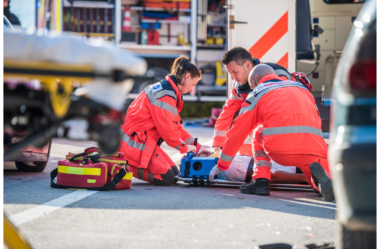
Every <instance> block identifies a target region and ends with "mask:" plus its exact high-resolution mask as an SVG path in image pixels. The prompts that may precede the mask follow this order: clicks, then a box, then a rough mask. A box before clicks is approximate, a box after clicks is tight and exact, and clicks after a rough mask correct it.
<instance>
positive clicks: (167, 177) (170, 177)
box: [154, 169, 177, 186]
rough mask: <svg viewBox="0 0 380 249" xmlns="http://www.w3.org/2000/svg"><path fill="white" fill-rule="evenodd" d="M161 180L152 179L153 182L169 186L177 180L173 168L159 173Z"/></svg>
mask: <svg viewBox="0 0 380 249" xmlns="http://www.w3.org/2000/svg"><path fill="white" fill-rule="evenodd" d="M161 178H162V180H158V179H156V178H155V179H154V183H155V184H156V185H158V186H170V185H172V184H174V183H176V182H177V179H176V178H175V175H174V172H173V170H171V169H169V170H168V171H167V172H166V173H165V174H161Z"/></svg>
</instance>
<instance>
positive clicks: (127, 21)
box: [123, 6, 132, 32]
mask: <svg viewBox="0 0 380 249" xmlns="http://www.w3.org/2000/svg"><path fill="white" fill-rule="evenodd" d="M131 29H132V27H131V12H130V10H129V6H125V12H124V20H123V31H124V32H126V31H131Z"/></svg>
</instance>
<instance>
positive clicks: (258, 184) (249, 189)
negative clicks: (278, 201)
mask: <svg viewBox="0 0 380 249" xmlns="http://www.w3.org/2000/svg"><path fill="white" fill-rule="evenodd" d="M269 184H270V181H269V180H268V179H265V178H259V179H256V180H251V181H250V182H249V183H244V184H243V185H241V186H240V192H242V193H244V194H254V195H270V190H269Z"/></svg>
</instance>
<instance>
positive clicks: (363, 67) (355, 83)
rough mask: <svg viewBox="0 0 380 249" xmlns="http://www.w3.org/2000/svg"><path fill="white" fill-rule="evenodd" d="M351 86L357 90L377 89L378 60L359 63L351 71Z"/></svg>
mask: <svg viewBox="0 0 380 249" xmlns="http://www.w3.org/2000/svg"><path fill="white" fill-rule="evenodd" d="M350 84H351V86H352V88H355V89H357V90H374V89H376V59H368V60H360V61H357V62H356V63H355V64H354V65H353V66H352V67H351V70H350Z"/></svg>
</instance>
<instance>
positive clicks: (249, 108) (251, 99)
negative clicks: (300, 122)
mask: <svg viewBox="0 0 380 249" xmlns="http://www.w3.org/2000/svg"><path fill="white" fill-rule="evenodd" d="M289 86H292V87H299V88H302V89H306V90H308V89H307V88H306V87H304V86H300V85H299V84H298V83H297V84H296V83H294V84H293V85H292V84H286V85H276V86H273V87H271V88H268V89H265V90H263V91H261V92H260V93H259V94H257V95H256V96H255V95H254V94H253V92H251V93H250V94H249V95H248V97H247V99H246V100H245V102H248V103H250V105H248V106H245V107H243V108H241V110H240V113H239V115H242V114H244V113H245V112H249V111H252V110H253V109H254V108H255V107H256V105H257V103H258V102H259V100H260V99H261V97H263V96H264V95H265V94H266V93H268V92H270V91H272V90H275V89H279V88H283V87H289Z"/></svg>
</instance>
